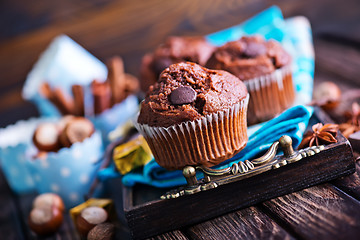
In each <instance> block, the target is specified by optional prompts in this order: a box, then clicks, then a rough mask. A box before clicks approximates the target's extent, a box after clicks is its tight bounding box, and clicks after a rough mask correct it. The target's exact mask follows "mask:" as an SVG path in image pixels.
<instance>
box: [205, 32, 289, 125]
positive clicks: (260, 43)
mask: <svg viewBox="0 0 360 240" xmlns="http://www.w3.org/2000/svg"><path fill="white" fill-rule="evenodd" d="M290 65H291V57H290V55H289V54H288V53H287V52H286V51H285V50H284V49H283V48H282V46H281V45H280V44H279V43H278V42H276V41H274V40H269V41H265V40H264V39H263V38H262V37H261V36H250V37H242V38H241V39H239V40H237V41H233V42H229V43H227V44H225V45H223V46H221V47H219V48H217V49H216V50H215V51H214V52H213V54H212V56H211V57H210V58H209V60H208V62H207V63H206V67H208V68H211V69H221V70H225V71H229V72H230V73H232V74H234V75H235V76H237V77H238V78H240V79H241V80H243V81H244V83H245V85H246V87H247V89H248V91H249V94H250V102H249V112H248V123H249V124H254V123H258V122H263V121H265V120H269V119H271V118H272V117H274V116H275V115H277V114H279V113H280V112H282V111H283V110H285V109H287V108H288V107H290V106H291V105H292V104H293V102H294V99H295V90H294V86H293V81H292V74H291V66H290Z"/></svg>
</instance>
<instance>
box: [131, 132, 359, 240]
mask: <svg viewBox="0 0 360 240" xmlns="http://www.w3.org/2000/svg"><path fill="white" fill-rule="evenodd" d="M340 137H341V136H340ZM342 138H343V137H342ZM330 159H333V160H331V161H330ZM354 170H355V164H354V162H353V158H352V155H351V149H350V147H349V145H348V143H347V144H346V145H342V144H337V145H334V146H333V147H332V148H330V149H327V150H324V151H322V152H320V153H318V154H317V155H314V156H310V157H307V158H305V159H302V160H301V161H299V162H295V163H292V164H289V165H286V166H284V167H281V168H279V169H275V170H271V171H268V172H265V173H262V174H260V175H256V176H252V177H251V178H248V179H243V180H241V181H237V182H233V183H228V184H225V185H222V186H220V187H218V188H215V189H210V190H207V191H202V192H199V193H196V194H192V195H186V196H182V197H179V198H175V199H168V200H155V201H150V202H147V203H144V204H140V205H135V204H134V203H132V204H131V203H130V204H129V205H125V206H124V210H125V216H126V218H127V220H128V225H129V227H130V230H131V232H132V236H133V237H134V238H144V237H148V236H152V235H156V234H160V233H162V232H168V231H171V230H174V229H178V228H180V227H183V226H189V225H192V224H197V223H199V222H202V221H205V220H208V219H210V218H213V217H216V216H220V215H223V214H225V213H229V212H232V211H234V210H237V209H240V208H243V207H248V206H251V205H253V204H256V203H260V202H262V201H265V200H267V199H271V198H273V197H276V196H281V195H283V194H286V193H289V192H293V191H296V190H299V189H303V188H306V187H309V186H313V185H315V184H318V183H320V182H326V181H329V180H331V179H334V178H336V177H339V176H343V175H347V174H350V173H353V172H354ZM234 189H237V190H236V191H234ZM208 199H211V201H208ZM125 203H126V201H125ZM159 209H161V210H162V213H160V212H159V211H158V210H159ZM184 213H186V214H184ZM173 216H176V218H174V217H173Z"/></svg>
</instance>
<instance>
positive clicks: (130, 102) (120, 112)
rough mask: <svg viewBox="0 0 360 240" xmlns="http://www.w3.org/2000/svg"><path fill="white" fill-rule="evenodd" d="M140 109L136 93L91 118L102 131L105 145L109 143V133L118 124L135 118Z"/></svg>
mask: <svg viewBox="0 0 360 240" xmlns="http://www.w3.org/2000/svg"><path fill="white" fill-rule="evenodd" d="M138 111H139V101H138V98H137V97H136V96H135V95H130V96H128V97H127V98H126V99H125V100H123V101H122V102H121V103H118V104H115V105H114V106H113V107H112V108H110V109H107V110H105V111H104V112H102V113H101V114H99V115H97V116H95V117H92V118H90V120H91V121H92V122H93V123H94V125H95V128H96V129H99V130H100V131H101V133H102V137H103V141H104V145H107V144H108V143H109V139H108V134H109V133H110V132H111V131H112V130H114V129H115V128H116V127H117V126H119V125H122V124H125V123H126V122H127V121H128V120H130V119H132V118H134V117H135V115H136V114H137V112H138Z"/></svg>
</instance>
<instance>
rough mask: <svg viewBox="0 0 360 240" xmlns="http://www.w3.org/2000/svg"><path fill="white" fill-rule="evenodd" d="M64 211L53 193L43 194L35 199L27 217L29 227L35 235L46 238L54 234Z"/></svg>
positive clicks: (62, 205) (63, 207)
mask: <svg viewBox="0 0 360 240" xmlns="http://www.w3.org/2000/svg"><path fill="white" fill-rule="evenodd" d="M64 210H65V206H64V203H63V201H62V199H61V198H60V197H59V196H58V195H56V194H54V193H44V194H41V195H39V196H37V197H36V198H35V200H34V201H33V209H32V210H31V212H30V215H29V221H28V222H29V227H30V228H31V230H33V231H34V232H35V233H36V234H38V235H41V236H46V235H50V234H53V233H55V232H56V231H57V230H58V229H59V228H60V226H61V224H62V222H63V212H64Z"/></svg>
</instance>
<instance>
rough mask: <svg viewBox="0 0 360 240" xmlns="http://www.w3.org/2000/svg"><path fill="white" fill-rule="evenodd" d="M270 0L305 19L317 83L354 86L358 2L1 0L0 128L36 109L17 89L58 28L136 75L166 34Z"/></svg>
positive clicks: (192, 31)
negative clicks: (310, 33)
mask: <svg viewBox="0 0 360 240" xmlns="http://www.w3.org/2000/svg"><path fill="white" fill-rule="evenodd" d="M271 5H277V6H279V7H280V8H281V9H282V11H283V14H284V16H285V17H291V16H296V15H303V16H306V17H307V18H308V19H309V20H310V22H311V24H312V29H313V34H314V42H315V53H316V75H315V81H316V82H319V81H324V80H333V81H337V82H339V83H340V85H341V87H342V88H347V86H359V87H360V79H359V78H360V1H359V0H345V1H344V0H343V1H338V0H316V1H310V0H286V1H285V0H279V1H273V0H271V1H265V0H238V1H232V0H196V1H194V0H182V1H166V0H147V1H139V0H138V1H134V0H77V1H73V0H62V1H54V0H47V1H44V0H32V1H22V0H0V29H1V30H0V127H4V126H6V125H8V124H10V123H14V122H16V121H17V120H18V119H27V118H29V117H30V116H36V115H37V111H36V109H35V107H34V106H33V105H32V104H31V103H27V102H24V101H23V100H22V98H21V89H22V86H23V83H24V81H25V78H26V75H27V73H28V72H29V71H30V69H31V68H32V65H33V64H34V63H35V61H36V60H37V58H38V57H39V55H40V53H41V52H42V51H43V50H45V48H46V47H47V45H48V44H49V43H50V41H51V40H52V39H53V38H54V37H55V36H57V35H59V34H61V33H65V34H67V35H69V36H70V37H71V38H73V39H74V40H75V41H77V42H78V43H79V44H80V45H82V46H83V47H84V48H86V49H87V50H88V51H90V52H91V53H92V54H94V55H95V56H96V57H98V58H99V59H100V60H103V61H104V60H106V59H107V58H109V57H111V56H114V55H120V56H122V57H123V58H124V61H125V68H126V71H127V72H129V73H132V74H135V75H138V70H139V66H140V60H141V57H142V56H143V55H144V53H146V52H148V51H151V50H152V49H153V48H154V47H156V46H157V45H158V44H159V43H161V42H162V41H163V40H164V39H165V37H166V36H169V35H204V34H208V33H211V32H214V31H218V30H220V29H224V28H227V27H230V26H232V25H236V24H239V23H240V22H242V21H243V20H245V19H247V18H249V17H251V16H252V15H254V14H256V13H258V12H260V11H262V10H264V9H265V8H267V7H269V6H271ZM344 67H345V68H347V67H348V70H346V71H341V73H339V71H335V69H337V68H344Z"/></svg>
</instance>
